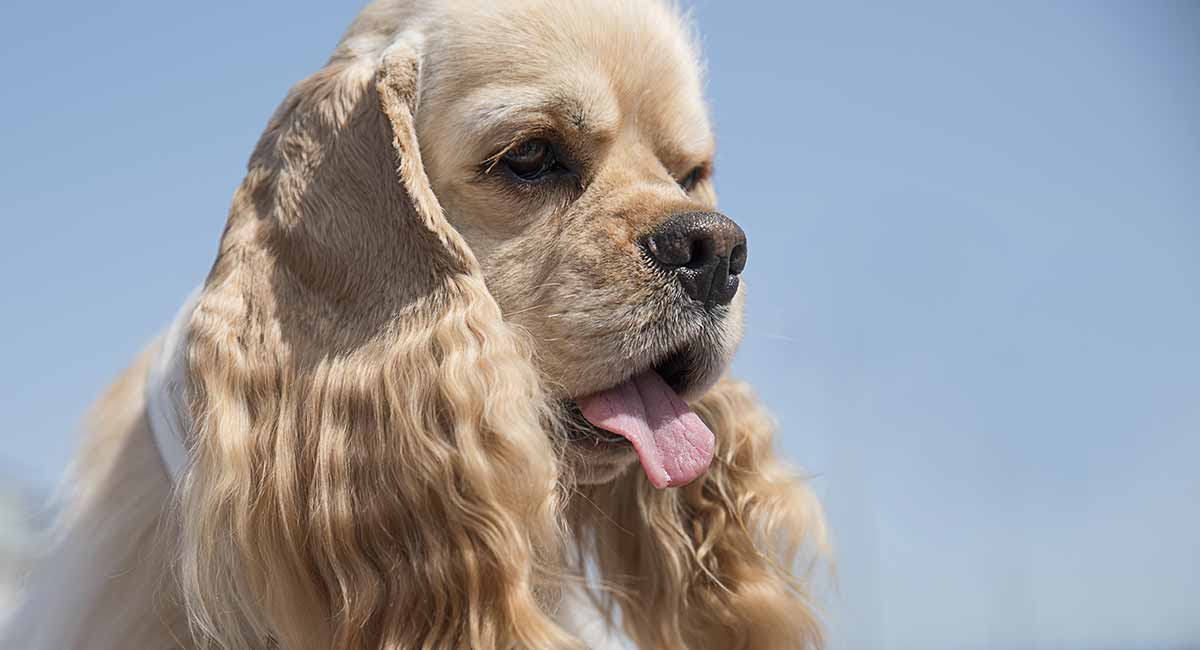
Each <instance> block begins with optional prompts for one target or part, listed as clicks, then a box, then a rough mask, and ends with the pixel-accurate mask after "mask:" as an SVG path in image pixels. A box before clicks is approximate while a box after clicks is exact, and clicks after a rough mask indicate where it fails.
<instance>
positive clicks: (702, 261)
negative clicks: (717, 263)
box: [681, 237, 717, 269]
mask: <svg viewBox="0 0 1200 650" xmlns="http://www.w3.org/2000/svg"><path fill="white" fill-rule="evenodd" d="M716 257H717V242H716V241H714V240H712V239H710V238H706V237H705V238H700V239H695V240H693V241H692V250H691V257H690V258H689V259H688V261H687V262H686V263H685V264H682V265H681V266H686V267H688V268H689V269H702V268H704V267H706V266H708V265H709V264H711V263H712V260H713V259H714V258H716Z"/></svg>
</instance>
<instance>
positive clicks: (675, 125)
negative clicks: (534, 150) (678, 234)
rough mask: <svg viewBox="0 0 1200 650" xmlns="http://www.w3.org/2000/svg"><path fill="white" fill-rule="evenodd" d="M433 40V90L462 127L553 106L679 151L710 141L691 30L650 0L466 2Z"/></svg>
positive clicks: (586, 122) (590, 125)
mask: <svg viewBox="0 0 1200 650" xmlns="http://www.w3.org/2000/svg"><path fill="white" fill-rule="evenodd" d="M456 4H457V3H456ZM437 41H438V42H437V43H435V44H434V47H433V48H432V51H430V52H429V53H428V56H429V58H430V61H431V64H432V65H431V66H430V68H431V69H430V72H431V74H432V76H434V77H436V79H437V83H436V84H435V85H437V86H439V87H440V90H441V92H440V93H438V92H437V91H436V90H435V91H434V92H435V93H437V94H439V95H441V96H442V102H441V103H442V104H443V105H442V106H441V107H440V108H442V109H452V110H454V111H457V112H459V113H460V114H461V119H462V120H463V122H464V123H463V124H462V126H463V127H472V128H475V129H478V128H486V127H487V126H488V125H491V124H498V123H501V122H503V121H505V120H513V119H518V118H520V117H523V116H527V115H528V114H529V113H537V112H543V113H548V112H553V113H556V114H557V115H558V116H559V117H560V118H562V119H566V120H568V121H570V122H572V123H574V126H576V127H578V128H580V129H582V130H587V131H596V132H614V131H616V130H618V129H620V128H622V127H626V126H631V125H633V126H636V127H638V128H639V129H641V130H643V131H648V132H652V133H654V134H655V137H656V138H658V139H660V140H662V142H661V143H660V144H661V145H662V146H663V147H665V148H667V149H669V150H672V152H677V153H679V155H681V156H683V155H686V154H692V155H707V154H708V153H709V152H710V151H711V149H712V133H711V127H710V124H709V118H708V115H707V110H706V108H705V104H704V101H703V92H702V82H701V75H700V66H699V64H698V61H697V54H696V50H695V48H694V46H693V43H692V40H691V38H690V34H689V32H688V31H687V29H686V26H685V24H684V23H683V21H682V19H681V18H680V17H679V16H678V15H677V14H676V13H675V12H674V10H673V9H671V8H669V7H667V6H666V5H664V4H661V3H659V2H657V1H655V0H640V1H633V0H565V1H564V0H560V1H558V2H551V1H548V0H527V1H519V2H513V3H494V5H490V6H488V7H486V8H480V7H478V6H475V5H472V6H471V7H470V8H465V7H464V8H462V10H461V11H451V12H450V13H449V15H448V16H447V20H446V25H445V27H444V29H441V30H439V34H438V38H437ZM450 98H452V99H453V104H454V105H453V106H451V105H450V101H449V99H450Z"/></svg>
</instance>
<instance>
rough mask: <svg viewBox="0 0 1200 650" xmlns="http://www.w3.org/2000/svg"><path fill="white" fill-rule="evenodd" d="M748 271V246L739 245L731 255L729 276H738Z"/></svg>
mask: <svg viewBox="0 0 1200 650" xmlns="http://www.w3.org/2000/svg"><path fill="white" fill-rule="evenodd" d="M745 269H746V245H745V244H738V245H737V246H734V247H733V251H732V252H730V253H729V275H738V274H739V273H741V272H742V271H744V270H745Z"/></svg>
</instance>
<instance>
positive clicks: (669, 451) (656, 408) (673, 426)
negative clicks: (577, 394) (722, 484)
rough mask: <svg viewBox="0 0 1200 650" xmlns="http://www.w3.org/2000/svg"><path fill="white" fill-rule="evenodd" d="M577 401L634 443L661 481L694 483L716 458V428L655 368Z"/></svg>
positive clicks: (649, 471)
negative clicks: (714, 434)
mask: <svg viewBox="0 0 1200 650" xmlns="http://www.w3.org/2000/svg"><path fill="white" fill-rule="evenodd" d="M577 403H578V404H579V410H580V411H582V412H583V417H585V418H587V421H588V422H591V423H592V424H594V425H595V426H597V427H600V428H601V429H604V430H605V431H611V432H613V433H615V434H617V435H620V436H623V437H625V438H627V439H628V440H629V442H632V443H633V448H634V449H635V450H637V454H638V458H639V459H641V461H642V469H643V470H645V472H646V476H647V477H649V478H650V482H651V483H653V484H654V486H655V487H659V488H665V487H671V486H679V485H686V484H688V483H691V482H692V480H694V479H695V478H696V477H697V476H700V475H701V474H703V473H704V470H706V469H708V464H709V463H711V462H712V457H713V434H712V431H709V430H708V427H707V426H705V425H704V423H703V422H701V421H700V418H699V416H697V415H696V414H695V413H693V412H692V409H691V408H689V407H688V405H687V404H686V403H684V401H683V400H682V399H679V395H677V394H676V393H675V391H674V390H672V389H671V387H670V386H668V385H667V382H665V381H663V380H662V377H660V376H659V375H658V373H657V372H654V371H653V370H647V371H646V372H643V373H642V374H640V375H638V376H636V377H632V378H630V379H628V380H626V381H625V382H624V383H621V384H619V385H617V386H613V387H612V388H610V389H608V390H606V391H601V392H599V393H596V394H595V395H589V396H588V397H583V398H580V399H578V400H577Z"/></svg>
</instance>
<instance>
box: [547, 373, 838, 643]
mask: <svg viewBox="0 0 1200 650" xmlns="http://www.w3.org/2000/svg"><path fill="white" fill-rule="evenodd" d="M694 406H695V409H696V412H697V413H698V414H699V415H700V417H701V418H702V419H703V420H704V421H705V423H707V424H708V425H709V427H710V428H712V430H713V432H714V433H715V434H716V439H717V445H718V449H717V455H716V457H715V458H714V460H713V465H712V467H711V469H710V470H709V472H708V474H707V475H706V476H704V477H701V478H700V479H697V480H696V481H695V482H694V483H692V484H691V485H688V486H686V487H684V488H681V489H678V490H657V489H655V488H654V487H653V486H652V485H651V484H650V483H649V481H647V480H644V477H642V476H626V477H623V478H622V479H620V480H617V481H614V482H613V483H611V484H609V485H603V486H597V487H594V488H591V489H589V490H586V491H585V493H586V496H587V497H588V498H587V499H577V500H575V501H574V502H573V503H572V504H571V512H572V520H573V523H574V527H575V534H576V535H577V538H578V542H577V543H578V544H579V545H580V547H581V548H584V549H587V551H589V552H590V554H591V555H592V556H593V557H594V558H595V561H596V564H597V568H598V570H599V574H600V578H601V585H600V589H599V590H597V592H596V593H595V594H594V595H595V597H596V601H597V604H598V605H599V606H600V607H601V609H602V611H604V612H605V613H606V614H607V615H608V617H609V619H610V621H612V620H615V619H616V618H618V609H619V618H620V621H621V624H622V625H623V626H624V628H625V630H626V632H627V633H628V634H629V635H630V636H631V637H632V638H633V639H635V640H636V641H637V642H638V644H639V647H644V648H681V647H687V648H722V649H724V648H819V647H821V646H822V645H823V641H822V633H821V627H820V624H819V622H818V620H817V617H816V613H815V608H814V605H813V603H812V601H811V600H810V598H809V595H808V589H807V585H806V578H805V576H806V575H807V574H808V573H809V572H810V571H809V569H811V564H810V565H807V566H801V565H798V558H799V554H800V552H801V551H802V550H809V551H818V552H822V551H823V549H824V542H825V530H824V523H823V521H824V518H823V516H822V514H821V510H820V506H819V505H818V503H817V501H816V499H815V497H814V496H813V495H812V493H811V492H810V490H809V489H808V488H807V486H806V485H805V484H804V483H803V481H802V480H801V479H800V477H798V476H797V475H795V474H794V473H792V472H790V471H788V470H787V469H786V468H785V467H784V466H783V465H782V464H781V463H779V461H778V460H777V459H776V457H775V456H774V454H773V452H772V450H771V435H772V431H773V423H772V421H771V419H770V417H769V416H768V415H767V413H766V412H765V411H764V410H763V408H762V407H761V406H760V405H759V404H758V402H757V400H756V399H755V398H754V396H753V394H752V393H751V391H750V389H749V387H748V386H747V385H745V384H744V383H741V382H737V381H733V380H730V379H723V380H722V381H721V382H720V383H718V384H717V385H716V386H715V387H714V388H713V389H712V390H711V391H710V392H709V393H708V394H707V395H705V396H704V397H703V398H702V399H701V400H700V402H699V403H697V404H695V405H694ZM634 471H635V472H638V473H640V470H639V468H634Z"/></svg>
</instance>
